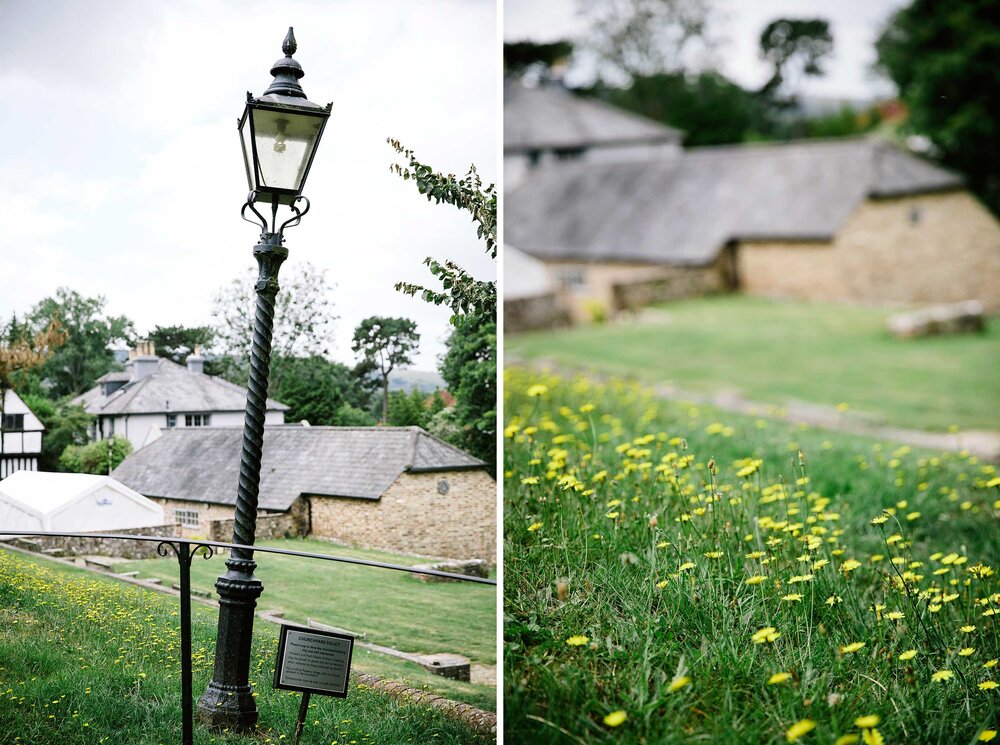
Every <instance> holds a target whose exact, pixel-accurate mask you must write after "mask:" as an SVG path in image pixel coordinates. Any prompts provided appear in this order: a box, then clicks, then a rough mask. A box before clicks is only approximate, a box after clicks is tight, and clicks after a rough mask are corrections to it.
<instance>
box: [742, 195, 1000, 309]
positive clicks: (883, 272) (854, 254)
mask: <svg viewBox="0 0 1000 745" xmlns="http://www.w3.org/2000/svg"><path fill="white" fill-rule="evenodd" d="M737 266H738V269H737V271H738V276H739V281H740V288H741V289H742V290H743V291H744V292H747V293H748V294H752V295H766V296H772V297H792V298H801V299H807V300H824V301H826V300H832V301H854V302H858V301H860V302H863V303H879V304H905V305H911V304H918V305H929V304H937V303H952V302H958V301H961V300H979V301H980V302H981V303H982V304H983V307H984V308H985V309H986V311H987V312H992V313H996V312H1000V223H998V222H997V220H996V219H995V218H994V217H993V216H992V215H991V214H990V213H989V212H988V211H987V210H986V209H985V208H984V207H983V206H982V205H980V204H979V202H978V201H976V199H975V198H974V197H973V196H972V195H970V194H969V193H968V192H964V191H956V192H947V193H941V194H924V195H919V196H912V197H897V198H892V199H878V200H875V199H871V200H868V201H866V202H864V203H863V204H861V205H860V206H859V207H858V209H857V210H856V211H855V212H854V214H853V215H851V217H850V218H849V219H848V220H847V222H846V223H845V224H844V225H843V227H842V228H841V229H840V231H839V232H838V233H837V235H836V237H835V238H834V240H833V241H830V242H812V243H800V242H777V241H760V242H758V241H747V242H743V243H741V244H740V245H739V248H738V249H737Z"/></svg>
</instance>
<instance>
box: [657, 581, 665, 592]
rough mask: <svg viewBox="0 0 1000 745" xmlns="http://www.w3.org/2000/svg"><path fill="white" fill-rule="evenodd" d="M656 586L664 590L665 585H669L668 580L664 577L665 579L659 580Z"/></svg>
mask: <svg viewBox="0 0 1000 745" xmlns="http://www.w3.org/2000/svg"><path fill="white" fill-rule="evenodd" d="M656 586H657V587H658V588H660V589H661V590H662V589H663V588H664V587H666V586H667V580H665V579H664V580H661V581H659V582H657V583H656Z"/></svg>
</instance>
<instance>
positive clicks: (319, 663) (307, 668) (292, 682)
mask: <svg viewBox="0 0 1000 745" xmlns="http://www.w3.org/2000/svg"><path fill="white" fill-rule="evenodd" d="M353 651H354V637H352V636H348V635H347V634H337V633H334V632H332V631H317V630H316V629H305V628H302V627H301V626H282V627H281V636H280V638H279V640H278V661H277V664H276V665H275V668H274V687H275V688H285V689H287V690H290V691H302V692H303V693H320V694H323V695H324V696H336V697H337V698H347V681H348V679H349V677H350V673H351V654H352V653H353Z"/></svg>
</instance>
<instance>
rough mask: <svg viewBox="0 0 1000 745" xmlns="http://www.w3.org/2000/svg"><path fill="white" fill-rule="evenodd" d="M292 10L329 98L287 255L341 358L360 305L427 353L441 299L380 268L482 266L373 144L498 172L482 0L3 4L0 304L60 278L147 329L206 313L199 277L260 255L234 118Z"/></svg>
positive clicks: (439, 210) (399, 271) (489, 17)
mask: <svg viewBox="0 0 1000 745" xmlns="http://www.w3.org/2000/svg"><path fill="white" fill-rule="evenodd" d="M289 26H294V27H295V36H296V40H297V42H298V52H297V53H296V55H295V58H296V59H297V60H298V61H299V62H300V63H301V64H302V66H303V68H304V69H305V73H306V74H305V77H304V78H303V79H302V81H301V83H302V86H303V88H304V89H305V92H306V95H307V96H308V97H309V99H310V100H312V101H316V102H319V103H324V104H325V103H327V102H328V101H333V114H332V116H331V118H330V121H329V124H328V125H327V128H326V132H325V134H324V138H323V141H322V143H321V146H320V149H319V151H318V154H317V156H316V160H315V162H314V164H313V168H312V171H311V173H310V176H309V182H308V183H307V185H306V189H305V194H306V196H308V197H309V199H310V200H311V202H312V209H311V211H310V213H309V214H308V215H307V216H306V217H305V218H304V219H303V221H302V224H301V225H300V226H298V227H296V228H292V229H289V230H288V232H287V233H286V238H287V240H286V245H287V246H288V248H289V251H290V256H289V259H288V261H287V262H286V263H285V268H283V270H282V271H283V273H284V272H286V271H287V269H286V268H287V267H290V266H291V265H294V264H300V263H302V262H305V261H308V262H311V263H312V264H314V265H315V266H316V267H319V268H321V269H325V270H326V271H327V278H328V280H329V281H330V282H331V283H332V284H334V285H335V290H334V297H333V300H334V303H335V308H336V312H337V314H338V315H339V316H340V320H339V321H338V323H337V332H336V341H335V349H334V356H335V358H337V359H338V360H340V361H344V362H353V360H354V356H353V354H352V353H351V351H350V338H351V336H352V333H353V329H354V327H355V326H356V325H357V324H358V322H359V321H360V320H361V319H363V318H365V317H367V316H371V315H391V316H407V317H410V318H413V319H414V320H416V321H417V323H418V330H419V331H420V333H421V334H422V339H421V352H420V355H419V357H418V359H417V364H416V365H415V366H416V367H418V368H421V369H433V368H434V367H435V366H436V361H437V357H438V356H439V355H440V354H441V353H442V352H443V346H442V343H441V342H442V341H443V339H444V338H445V337H446V335H447V331H448V317H449V311H448V310H447V309H442V308H435V307H432V306H429V305H427V304H426V303H424V302H422V301H420V300H419V299H413V298H408V297H405V296H402V295H400V294H399V293H397V292H395V291H394V290H393V285H394V283H395V282H396V281H398V280H408V281H416V282H425V281H427V280H429V279H430V275H429V274H428V273H427V271H426V268H425V267H423V266H422V264H421V262H422V260H423V258H424V257H425V256H428V255H432V256H434V257H436V258H440V259H445V258H450V259H453V260H455V261H457V262H459V263H460V264H462V265H463V266H465V267H467V268H468V269H470V270H471V271H473V273H474V274H476V275H477V276H479V277H480V278H483V279H492V278H495V272H496V270H495V266H494V263H493V261H492V260H490V259H489V258H488V257H487V256H486V254H485V252H484V250H483V246H482V244H481V243H480V242H479V241H478V240H477V239H476V234H475V228H474V226H473V225H472V223H471V222H470V221H469V219H468V218H467V216H466V215H465V214H464V213H460V212H458V211H457V210H455V209H454V208H452V207H450V206H447V205H432V204H429V203H428V202H427V201H426V200H425V199H424V198H423V197H422V196H420V195H419V194H418V193H417V191H416V189H415V187H414V186H413V184H412V183H411V182H403V181H402V180H400V179H399V178H398V177H396V176H393V175H391V174H390V173H389V165H390V163H391V162H393V160H394V158H395V153H393V152H392V150H391V149H390V148H389V146H388V145H387V144H386V143H385V139H386V138H387V137H395V138H397V139H399V140H401V141H402V142H403V143H404V144H405V145H407V146H408V147H410V148H412V149H414V150H416V152H417V156H418V157H419V158H420V159H421V160H423V161H424V162H426V163H429V164H430V165H432V166H434V167H436V168H437V169H439V170H443V171H445V172H453V173H456V174H459V175H461V174H464V173H465V170H466V169H467V167H468V166H469V164H470V163H475V164H476V166H477V167H478V169H479V171H480V173H481V174H482V176H483V178H484V180H485V181H486V182H487V183H490V182H493V181H496V179H497V170H498V169H497V152H498V148H497V139H498V135H499V130H498V121H499V118H498V111H497V101H498V90H499V89H498V82H497V77H498V54H497V51H496V39H497V33H498V31H497V10H496V4H495V2H494V1H493V0H421V1H420V2H419V3H418V2H412V1H411V0H395V1H392V0H379V2H372V1H370V0H333V1H329V2H320V1H319V0H315V1H311V2H310V1H306V0H298V1H295V0H292V1H290V2H280V3H278V2H273V0H268V1H267V2H264V1H261V0H217V1H215V2H201V1H200V0H145V1H144V2H114V1H113V0H90V1H89V2H86V3H84V2H79V1H78V0H47V1H46V2H38V0H2V2H0V89H2V91H3V97H2V103H0V114H2V115H0V142H2V143H3V145H2V146H0V173H2V174H3V179H2V181H0V225H2V226H3V227H2V230H3V233H4V246H3V249H2V250H0V277H2V278H3V288H2V290H0V317H2V318H4V319H6V318H9V316H10V314H11V313H12V312H18V313H23V312H25V311H27V310H28V309H29V308H30V307H31V306H32V305H33V304H34V303H36V302H37V301H39V300H41V299H42V298H43V297H46V296H48V295H51V294H52V293H53V292H54V291H55V290H56V288H57V287H60V286H66V287H70V288H72V289H74V290H77V291H78V292H80V293H82V294H84V295H89V296H93V295H104V296H105V297H106V298H107V301H108V306H107V309H108V311H109V312H110V313H113V314H125V315H127V316H129V317H130V318H131V319H132V320H134V321H135V323H136V325H137V327H138V329H139V331H140V332H146V331H148V330H150V329H151V328H152V327H153V326H154V325H173V324H184V325H203V324H209V323H210V322H211V317H210V309H211V298H212V295H213V292H214V291H215V290H216V289H217V288H219V287H221V286H222V285H224V284H226V283H227V282H229V281H230V280H231V279H233V278H234V277H236V276H237V275H239V274H240V273H241V272H243V271H244V269H245V268H247V267H249V266H251V265H253V263H254V262H253V257H252V248H253V245H254V244H255V243H256V240H257V237H258V233H259V228H258V229H257V230H255V228H254V227H253V226H252V225H250V224H247V223H245V222H243V221H242V220H241V219H240V216H239V211H240V207H241V206H242V204H243V201H244V199H245V198H246V193H247V191H248V189H247V186H246V178H245V174H244V170H243V162H242V156H241V154H240V148H239V140H238V135H237V130H236V120H237V118H238V117H239V115H240V114H241V113H242V111H243V105H244V102H245V100H246V91H248V90H249V91H252V92H253V93H254V94H255V95H259V94H261V93H263V91H264V89H265V88H266V87H267V86H268V85H269V84H270V82H271V75H270V74H269V72H268V71H269V70H270V67H271V65H272V63H273V62H274V61H275V60H277V59H278V58H280V57H281V56H282V52H281V42H282V39H283V38H284V36H285V33H286V31H287V29H288V27H289Z"/></svg>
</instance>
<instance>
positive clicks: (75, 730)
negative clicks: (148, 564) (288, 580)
mask: <svg viewBox="0 0 1000 745" xmlns="http://www.w3.org/2000/svg"><path fill="white" fill-rule="evenodd" d="M206 563H208V562H206ZM193 611H194V612H193V619H192V620H193V624H192V625H193V628H192V641H193V650H194V655H193V663H194V691H195V695H196V696H197V695H198V694H200V692H201V691H203V690H204V688H205V685H206V684H207V682H208V679H209V677H210V675H211V658H212V648H213V647H214V643H215V618H216V615H215V611H214V610H212V609H209V608H205V607H199V606H197V605H196V606H195V608H194V609H193ZM177 614H178V605H177V599H176V598H173V597H169V596H164V595H161V594H159V593H152V592H149V591H147V590H142V589H139V588H134V587H128V586H124V585H122V584H121V583H120V582H117V581H115V580H112V579H110V578H105V577H100V576H95V575H94V574H92V573H89V572H84V571H81V570H74V569H72V568H66V567H63V566H60V565H55V564H53V563H52V562H48V561H45V560H43V559H35V558H29V557H25V556H23V555H20V554H16V553H13V552H10V551H3V550H0V742H2V743H4V745H20V744H22V743H23V744H24V745H28V744H29V743H30V744H31V745H50V744H58V745H94V744H95V743H96V744H100V743H107V744H108V745H119V744H120V743H152V744H155V743H163V744H167V743H176V742H179V741H180V737H181V731H180V729H181V710H180V663H179V660H178V648H179V645H180V632H179V623H178V618H177ZM276 648H277V627H274V626H271V625H270V624H262V623H260V624H257V625H256V627H255V633H254V642H253V649H252V657H251V666H250V670H251V672H250V676H251V683H252V684H253V687H254V690H255V692H256V695H257V705H258V708H259V710H260V719H259V729H258V732H257V733H256V734H255V735H254V736H252V737H241V736H236V735H232V734H213V733H210V732H209V731H208V730H205V729H203V728H201V727H200V726H199V725H197V724H196V726H195V742H196V743H198V744H199V745H207V743H219V744H220V745H222V744H225V745H251V744H255V745H268V744H273V743H278V742H291V740H292V733H293V729H294V723H295V718H296V713H297V711H298V706H299V701H300V697H299V695H298V694H290V693H289V692H287V691H277V690H275V689H272V688H271V676H272V674H273V670H274V667H273V665H274V659H275V653H276ZM491 741H492V738H490V737H488V736H484V735H479V734H476V733H474V732H472V731H470V730H469V729H467V728H466V727H464V726H463V725H462V724H460V723H459V722H456V721H454V720H452V719H449V718H447V717H444V716H442V715H440V714H437V713H435V712H433V711H432V710H429V709H426V708H422V707H418V706H414V705H409V704H405V703H402V702H400V701H398V700H396V699H393V698H390V697H388V696H385V695H382V694H379V693H377V692H375V691H373V690H371V689H366V688H362V687H357V686H352V688H351V691H350V695H349V697H348V698H347V699H344V700H341V699H331V698H328V697H325V696H314V697H313V699H312V703H311V704H310V710H309V716H308V718H307V720H306V727H305V733H304V735H303V738H302V742H303V744H306V743H308V744H310V745H319V744H320V743H322V745H329V744H330V743H331V742H337V743H356V745H376V744H378V745H385V744H394V743H427V742H435V743H438V742H443V743H453V744H454V745H459V744H464V743H470V744H472V743H481V744H483V745H485V744H486V743H489V742H491Z"/></svg>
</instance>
